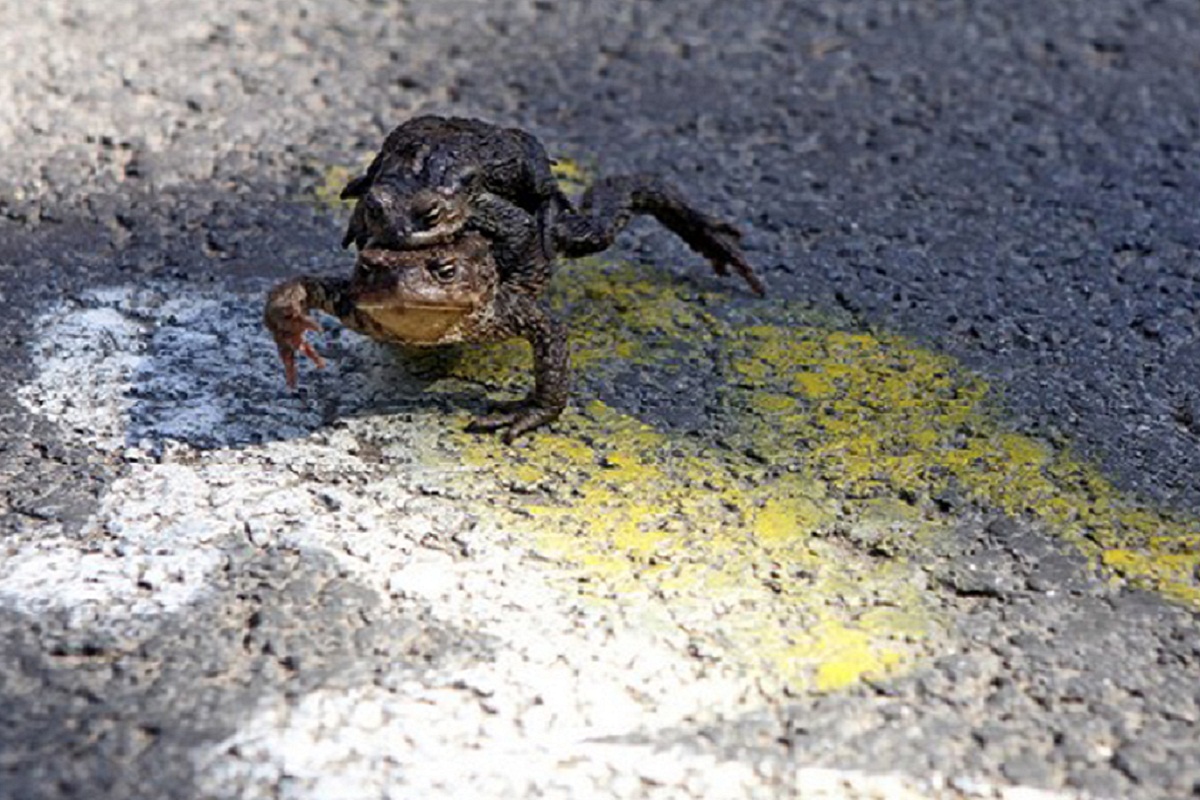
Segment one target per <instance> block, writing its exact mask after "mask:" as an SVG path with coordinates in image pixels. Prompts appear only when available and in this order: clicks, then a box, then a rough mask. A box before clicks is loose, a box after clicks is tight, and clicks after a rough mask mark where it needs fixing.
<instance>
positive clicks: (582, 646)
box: [0, 287, 1063, 800]
mask: <svg viewBox="0 0 1200 800" xmlns="http://www.w3.org/2000/svg"><path fill="white" fill-rule="evenodd" d="M168 298H169V299H168ZM258 302H259V301H258V299H257V298H248V297H244V296H236V295H231V296H224V297H217V296H212V295H205V294H203V293H200V292H195V291H188V290H184V289H181V288H180V287H172V288H171V291H170V292H161V293H160V292H156V291H154V290H153V289H151V290H144V289H116V290H111V291H108V292H102V293H97V294H95V295H92V296H90V297H88V298H85V299H84V301H83V302H82V304H66V305H64V306H62V307H61V308H58V309H55V310H54V311H53V312H51V313H50V314H48V315H47V316H46V317H45V318H44V319H43V320H42V322H41V324H40V326H39V336H40V339H39V343H38V345H37V347H36V349H35V353H36V366H37V375H36V377H35V379H34V380H33V382H32V383H31V384H30V385H29V386H28V387H26V388H25V389H24V390H23V391H22V392H21V395H20V396H21V400H22V402H24V403H25V405H26V406H27V407H28V408H29V409H31V410H32V411H33V412H35V413H38V414H41V415H43V416H45V417H46V418H48V419H50V420H52V421H53V422H55V423H57V424H58V425H59V426H60V428H61V429H62V435H63V437H64V438H65V439H69V440H70V441H71V442H72V443H73V444H75V445H78V446H84V447H91V448H94V449H95V450H96V452H97V453H98V454H101V455H108V456H112V455H116V456H119V457H120V458H122V459H124V460H125V461H126V462H127V464H128V472H127V474H126V475H124V476H123V477H122V478H121V479H120V480H118V481H116V482H115V483H114V484H113V485H112V487H111V488H110V490H109V492H108V494H107V496H106V497H105V498H104V499H103V501H102V503H101V505H100V508H99V509H98V511H97V512H96V514H95V516H94V517H93V518H92V519H91V520H90V521H89V522H88V524H87V525H86V526H85V528H84V530H83V531H82V532H80V534H79V535H78V536H67V535H65V534H63V532H52V535H49V536H47V537H46V538H41V539H38V538H32V537H27V538H25V539H23V540H21V541H18V542H15V543H10V545H11V547H10V551H11V552H12V555H11V556H10V557H9V558H7V559H6V560H5V561H4V562H3V564H0V602H2V603H5V604H7V605H9V606H12V607H16V608H19V609H21V610H23V611H25V612H27V613H30V614H37V613H40V612H43V611H46V610H49V609H62V610H66V611H67V612H68V616H69V619H70V620H72V621H73V622H74V623H75V624H78V625H81V626H82V625H87V626H94V627H104V626H123V627H132V628H134V629H135V630H136V627H137V626H138V625H141V624H144V623H146V622H148V621H149V622H152V621H153V620H154V619H155V618H157V617H158V616H159V615H162V614H167V613H182V612H184V611H185V610H186V608H187V606H188V605H189V604H191V603H195V602H197V601H199V600H201V599H203V598H204V597H205V591H206V586H207V584H208V582H209V580H210V578H211V576H212V574H213V571H214V570H216V569H217V568H218V567H219V565H220V564H221V562H222V559H223V555H222V550H223V548H224V546H225V545H226V544H228V543H229V542H231V541H232V540H236V539H238V538H239V537H242V538H245V539H248V540H249V541H250V542H251V543H253V544H254V545H256V546H268V545H292V546H296V547H300V548H306V549H311V550H313V551H317V552H319V553H321V554H327V555H331V556H333V557H334V558H336V559H337V560H338V561H339V562H340V564H341V565H343V566H344V567H345V568H347V569H348V570H349V571H350V572H351V573H352V574H353V575H354V576H356V578H357V579H358V580H360V581H361V582H362V583H363V584H365V585H367V586H370V587H372V588H373V589H375V590H376V591H377V592H378V594H379V596H380V597H381V598H383V602H384V603H385V604H386V603H388V602H389V601H390V600H391V599H392V598H396V597H400V596H403V597H405V598H406V599H407V600H417V601H419V602H421V603H424V604H427V605H428V606H429V607H430V608H431V609H433V610H434V612H435V614H436V615H437V618H438V620H439V621H440V622H442V623H444V624H446V625H447V626H450V627H451V628H453V629H457V630H462V631H465V632H469V633H470V634H471V635H472V636H474V637H479V638H482V639H483V640H485V641H488V642H491V643H493V644H492V651H493V654H494V655H493V657H492V659H491V660H489V661H487V662H485V663H475V662H469V663H457V664H455V663H451V664H449V665H448V666H446V667H445V668H443V669H442V670H440V671H438V672H436V673H432V674H424V673H423V674H422V675H421V677H420V678H419V679H418V678H417V677H415V675H416V673H413V672H408V671H406V669H407V668H406V666H405V665H402V664H401V665H397V666H396V670H395V672H394V674H391V675H386V676H382V677H383V678H384V680H381V681H379V682H378V683H377V684H364V685H360V686H356V687H351V688H350V689H347V690H336V691H335V690H325V691H317V692H314V693H311V694H308V695H306V696H303V697H301V698H299V699H297V700H294V701H288V700H287V699H285V698H284V697H282V696H280V695H276V694H273V693H272V689H271V688H270V687H264V698H263V700H262V702H261V704H260V706H259V708H257V709H256V710H255V711H254V712H253V713H252V714H251V716H250V717H249V719H248V720H247V722H246V724H245V725H244V726H243V727H242V728H241V730H239V731H238V732H236V733H235V734H234V735H233V736H231V737H230V738H229V739H227V740H226V741H223V742H220V743H218V744H216V745H213V746H210V747H205V748H201V749H200V750H198V751H197V753H196V755H195V762H196V765H197V770H198V782H199V784H200V791H201V793H202V794H205V795H213V796H236V797H239V798H259V797H263V798H265V797H272V798H275V797H282V798H294V799H295V800H300V799H301V798H314V799H315V798H330V797H337V798H360V797H361V798H367V797H370V798H377V797H388V798H409V797H412V798H435V797H444V798H468V797H526V796H538V797H570V798H586V797H660V796H692V797H722V798H732V797H761V796H780V795H781V794H782V795H783V796H789V795H792V796H799V797H811V798H842V797H856V798H868V797H878V798H884V797H886V798H918V797H950V796H961V795H960V794H958V793H957V792H954V791H953V790H952V789H947V787H946V784H945V783H944V782H940V783H939V782H938V780H933V781H931V782H927V783H925V784H922V783H919V782H917V781H915V780H913V779H910V778H905V777H900V776H894V775H893V776H888V775H884V776H870V775H864V774H860V773H852V772H842V771H834V770H821V769H812V768H799V769H795V770H791V771H789V772H787V773H786V774H780V773H778V772H774V771H772V769H777V768H772V766H771V764H770V763H769V762H763V763H756V762H755V761H753V760H745V761H727V760H720V759H718V758H716V757H715V756H713V755H709V754H705V753H702V752H697V751H695V750H694V749H693V748H692V747H685V746H683V745H677V744H676V745H659V744H657V742H659V741H660V740H662V739H663V738H664V733H663V732H664V731H670V730H678V731H680V732H681V736H683V737H686V731H689V730H694V729H695V727H696V726H698V725H702V724H705V723H714V724H715V723H718V722H719V721H720V720H722V719H729V718H734V717H737V716H739V715H742V714H746V713H754V712H762V711H764V710H765V709H767V708H768V707H769V704H770V699H769V698H764V697H762V696H761V695H760V693H759V690H758V688H757V687H756V686H755V685H753V683H752V682H750V681H749V680H747V679H746V677H745V676H744V675H742V674H740V673H739V672H738V670H737V669H736V666H734V667H730V666H722V665H721V664H713V663H705V662H702V661H700V660H698V659H695V658H693V657H691V656H690V655H689V649H688V644H689V642H688V634H687V632H686V631H685V630H683V629H682V628H681V627H680V626H679V625H678V624H676V622H675V621H674V620H672V619H671V618H669V616H667V615H666V612H665V611H662V610H656V609H660V608H661V607H659V606H651V605H647V606H646V607H645V608H639V609H638V610H637V618H636V619H632V618H630V619H627V618H624V617H622V616H620V615H619V612H616V611H614V610H613V609H612V608H600V607H597V606H587V605H583V604H582V603H581V602H580V601H579V599H578V596H577V595H576V594H574V593H573V592H570V591H566V590H563V589H561V588H560V585H559V584H558V583H556V581H557V580H560V576H556V574H554V573H551V572H547V571H546V570H545V568H544V566H543V565H542V564H541V562H539V561H537V560H536V559H533V558H527V557H526V556H525V554H524V553H523V552H522V550H521V548H520V546H519V541H520V540H519V539H515V538H514V537H512V536H511V535H510V533H511V532H507V531H503V530H497V529H495V528H494V527H491V526H490V525H489V524H488V523H487V522H486V520H483V521H480V522H479V524H475V525H467V524H465V519H464V517H463V511H462V510H461V509H459V508H457V507H456V506H455V503H454V501H453V500H450V499H442V498H438V497H428V496H423V495H420V494H418V493H416V492H414V490H413V489H412V488H411V487H412V484H413V481H414V480H415V478H414V475H420V476H425V477H421V478H419V479H421V480H426V479H428V480H432V481H434V482H436V480H437V475H436V470H435V471H433V472H432V473H429V474H426V470H427V468H428V466H429V465H422V464H414V465H413V466H415V467H418V468H419V470H418V471H414V470H407V469H397V468H381V467H379V466H378V465H377V464H374V463H371V462H369V461H364V460H362V459H360V458H359V457H358V456H357V455H355V453H356V452H357V449H358V448H357V445H358V442H359V440H360V437H362V436H367V435H369V436H370V437H372V438H373V439H374V440H375V441H379V440H381V439H383V440H386V441H389V444H388V445H387V447H388V448H389V452H392V453H398V454H401V455H403V454H405V453H409V454H410V455H411V452H412V443H413V442H414V441H416V440H417V439H419V437H422V436H424V435H427V433H426V432H427V431H428V430H430V429H433V428H435V427H436V426H437V425H439V424H444V421H441V420H440V419H439V418H437V416H436V415H433V414H429V415H422V414H415V415H412V416H413V417H414V419H413V420H412V421H409V422H405V421H403V420H398V419H396V418H394V417H389V416H388V415H386V414H375V415H374V416H372V417H364V416H354V415H353V414H352V413H351V412H353V411H356V410H358V409H359V408H362V407H364V406H365V407H368V408H375V409H379V408H381V407H383V406H384V400H383V398H387V397H392V396H394V394H395V391H396V388H395V386H394V381H389V380H388V378H389V377H393V376H390V375H389V367H388V360H389V356H388V355H387V353H386V351H385V350H383V349H381V348H376V347H374V346H373V345H370V344H367V343H363V342H362V341H361V340H358V339H355V338H347V339H346V341H345V342H344V343H342V345H341V347H342V350H341V351H340V352H339V360H338V362H335V364H334V365H333V367H332V368H331V373H332V374H329V373H327V374H326V375H325V376H317V375H316V374H315V373H313V372H311V371H308V372H306V373H305V374H304V376H303V377H304V379H305V380H306V381H309V382H310V383H313V382H318V381H325V382H326V383H325V384H324V385H323V386H322V387H320V388H318V390H317V392H316V393H315V395H314V396H316V397H319V398H324V399H325V400H328V399H329V398H332V399H334V400H337V401H338V402H341V403H342V406H341V407H340V408H338V409H337V411H338V412H339V413H338V416H339V417H341V418H342V419H343V420H344V424H343V425H341V426H339V427H338V428H336V429H328V428H322V426H321V425H320V424H319V419H320V417H319V415H318V410H317V403H316V402H306V401H304V400H302V399H296V398H293V397H290V396H288V395H286V394H285V393H283V392H282V391H281V386H282V377H281V373H280V369H279V366H278V364H277V363H276V361H275V354H274V352H273V348H272V346H271V344H270V342H269V339H268V338H267V336H266V334H265V333H264V332H263V331H262V329H261V327H260V323H259V317H258V314H259V306H258ZM326 351H327V352H328V347H326ZM352 403H357V404H358V405H351V404H352ZM437 525H443V526H445V525H451V526H454V527H455V528H456V531H457V536H458V539H459V541H462V542H463V543H464V544H465V545H466V546H468V547H469V548H470V551H471V557H470V558H469V559H455V558H452V557H450V556H449V555H447V554H445V553H443V552H441V551H439V550H432V549H428V548H426V547H424V546H422V544H421V542H422V541H423V540H424V537H425V536H426V535H427V534H428V533H429V531H430V530H431V528H433V527H434V526H437ZM14 548H15V549H14ZM384 687H386V688H384ZM647 742H648V743H647ZM979 785H982V784H979ZM986 788H987V789H988V791H991V792H992V793H991V794H990V795H980V796H984V797H986V796H991V797H994V798H1002V797H1005V795H1004V794H1003V791H1001V790H999V789H996V790H995V791H992V788H991V787H986ZM1057 796H1058V797H1062V796H1063V795H1057ZM1045 797H1046V798H1050V797H1054V795H1048V794H1047V795H1045Z"/></svg>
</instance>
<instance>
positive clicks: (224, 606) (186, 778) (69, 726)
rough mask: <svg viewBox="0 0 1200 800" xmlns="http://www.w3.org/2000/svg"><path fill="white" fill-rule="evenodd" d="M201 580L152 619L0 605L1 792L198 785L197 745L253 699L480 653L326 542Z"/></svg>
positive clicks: (244, 562)
mask: <svg viewBox="0 0 1200 800" xmlns="http://www.w3.org/2000/svg"><path fill="white" fill-rule="evenodd" d="M210 591H211V594H210V595H209V596H208V598H207V599H206V600H204V601H202V602H201V603H200V604H198V605H197V606H196V607H192V608H189V609H187V613H186V615H180V616H172V615H168V616H165V617H162V618H160V619H158V620H157V621H155V622H154V623H153V624H149V625H147V624H145V623H140V624H134V625H128V626H125V625H118V626H104V627H103V628H98V627H95V626H90V625H80V624H79V621H78V620H74V621H68V620H67V619H66V617H65V613H49V614H39V615H38V616H37V617H36V618H29V617H25V616H24V615H22V614H19V613H16V612H13V611H7V610H0V636H2V637H3V639H2V640H0V644H2V646H0V675H2V676H3V681H2V682H0V797H6V798H10V797H11V798H33V797H37V798H45V799H46V800H50V798H73V797H89V798H114V800H116V799H117V798H120V799H122V800H124V799H125V798H136V797H155V798H164V799H166V798H171V799H173V798H180V799H181V800H183V799H184V798H188V799H190V798H195V797H198V796H200V794H201V793H200V791H199V789H198V788H197V787H196V785H195V775H194V762H193V759H195V758H196V757H197V755H198V754H197V750H198V749H199V748H204V747H206V746H215V745H216V744H217V743H218V742H220V741H221V740H223V739H224V738H225V737H227V736H229V735H230V734H232V733H233V732H234V731H235V730H237V729H238V726H239V725H241V724H243V723H244V722H245V721H246V720H247V718H248V716H249V715H250V714H252V713H253V711H254V710H255V708H256V706H257V705H258V703H259V702H260V701H263V700H266V699H268V698H270V697H273V696H283V697H286V698H288V699H289V700H292V701H298V700H299V699H300V698H301V697H302V696H303V695H305V694H307V693H310V692H313V691H317V690H319V689H338V688H342V687H345V688H349V687H357V686H361V685H363V684H369V683H370V682H371V681H372V679H373V676H375V675H376V674H379V675H384V674H386V675H387V676H388V678H387V679H388V680H398V679H399V676H402V675H404V674H406V673H407V674H410V675H416V674H418V673H421V672H424V671H426V670H434V669H437V668H439V667H444V665H445V662H446V660H447V659H454V658H458V657H460V656H465V655H468V654H469V656H470V658H472V659H479V658H486V646H485V645H484V643H482V642H480V641H477V640H476V638H474V637H472V636H471V635H469V634H467V633H465V632H463V631H458V630H451V629H448V628H446V627H445V626H444V625H442V624H440V623H438V622H437V621H436V619H434V618H433V616H432V615H431V614H430V612H429V610H428V609H425V608H422V607H420V606H417V605H414V604H412V603H410V602H407V601H405V600H404V599H403V598H400V599H398V600H393V602H392V603H391V607H390V608H386V609H385V607H384V606H383V605H381V603H380V599H379V598H378V597H377V596H376V595H375V593H374V592H373V591H372V590H370V589H367V588H364V587H363V586H362V585H360V584H359V583H357V582H355V581H354V580H353V579H352V578H351V577H350V576H348V575H347V574H346V573H345V571H344V569H342V568H341V567H339V565H338V564H337V563H336V561H334V559H333V558H332V557H330V556H326V555H320V554H316V553H313V552H308V551H306V552H304V553H303V554H301V553H300V552H298V551H293V550H287V549H277V548H267V549H259V548H254V547H251V546H249V545H247V546H244V547H242V548H241V549H238V548H236V547H233V548H230V549H229V550H228V551H227V552H226V554H225V567H224V570H223V571H222V573H221V574H219V575H217V576H215V577H214V579H213V580H212V582H211V585H210ZM122 629H123V630H122Z"/></svg>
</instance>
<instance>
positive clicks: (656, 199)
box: [554, 174, 766, 295]
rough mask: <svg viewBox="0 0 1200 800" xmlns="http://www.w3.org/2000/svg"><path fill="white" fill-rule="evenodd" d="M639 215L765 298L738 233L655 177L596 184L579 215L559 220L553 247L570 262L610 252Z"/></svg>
mask: <svg viewBox="0 0 1200 800" xmlns="http://www.w3.org/2000/svg"><path fill="white" fill-rule="evenodd" d="M635 214H649V215H651V216H653V217H654V218H655V219H657V220H658V221H659V222H660V223H662V225H663V226H664V227H666V228H667V229H668V230H670V231H671V232H672V233H674V234H675V235H676V236H678V237H679V238H681V239H683V241H684V242H686V243H687V245H688V246H689V247H691V248H692V249H693V250H695V251H696V252H698V253H700V254H701V255H703V256H704V257H705V258H707V259H708V260H709V263H711V264H712V266H713V269H714V270H715V271H716V273H717V274H718V275H725V274H727V273H728V271H729V270H728V268H729V267H733V270H734V271H735V272H736V273H737V274H739V275H741V276H742V278H743V279H744V280H745V281H746V283H747V284H748V285H749V286H750V288H751V289H752V290H753V291H754V293H755V294H759V295H763V294H766V287H765V286H763V282H762V280H761V279H760V278H759V277H758V275H757V274H755V272H754V268H753V267H751V266H750V262H748V261H747V260H746V256H745V254H743V253H742V248H741V245H740V244H739V241H740V239H741V233H740V232H739V231H738V229H737V228H735V227H734V226H733V225H731V224H730V223H728V222H725V221H723V220H719V219H716V218H715V217H712V216H709V215H708V214H705V213H704V212H702V211H700V210H699V209H697V208H695V207H694V206H693V205H692V204H691V203H689V202H688V200H687V198H685V197H684V196H683V194H682V193H681V192H680V191H679V190H678V189H677V188H676V187H675V186H673V185H672V184H671V183H669V182H668V181H666V180H664V179H663V178H661V177H659V176H657V175H648V174H637V175H619V176H614V177H611V178H601V179H600V180H598V181H596V183H595V184H593V185H592V186H591V187H590V188H588V190H587V191H586V192H584V193H583V197H582V198H581V199H580V201H579V210H578V211H577V212H574V213H572V212H569V211H568V212H564V213H562V214H561V215H560V216H559V217H558V220H557V222H556V223H555V224H554V244H555V247H556V249H557V250H558V252H559V253H561V254H562V255H565V256H569V257H572V258H573V257H577V256H585V255H590V254H592V253H598V252H600V251H602V250H607V249H608V248H609V247H610V246H611V245H612V243H613V240H614V239H615V238H616V236H617V234H618V233H620V232H621V231H622V230H623V229H624V228H625V226H626V225H628V224H629V220H630V219H631V218H632V217H633V216H634V215H635Z"/></svg>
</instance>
